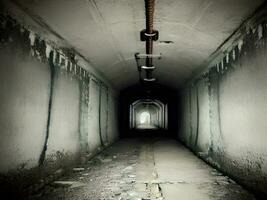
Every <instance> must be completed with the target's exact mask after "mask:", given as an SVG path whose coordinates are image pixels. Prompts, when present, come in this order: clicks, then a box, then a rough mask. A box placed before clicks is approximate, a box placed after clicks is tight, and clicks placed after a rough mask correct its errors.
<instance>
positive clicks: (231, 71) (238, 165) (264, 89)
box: [179, 11, 267, 195]
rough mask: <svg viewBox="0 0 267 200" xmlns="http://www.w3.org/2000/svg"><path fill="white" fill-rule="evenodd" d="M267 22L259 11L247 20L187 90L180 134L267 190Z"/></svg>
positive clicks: (200, 151)
mask: <svg viewBox="0 0 267 200" xmlns="http://www.w3.org/2000/svg"><path fill="white" fill-rule="evenodd" d="M265 12H266V11H265ZM264 21H265V19H264V17H262V16H261V15H260V14H257V15H256V16H255V17H254V18H252V19H251V20H250V21H249V22H247V23H246V24H245V25H243V27H241V29H240V30H239V31H238V32H237V35H238V36H237V37H236V38H235V39H234V40H230V41H229V42H228V43H227V44H225V45H224V46H223V47H222V49H223V48H224V49H223V50H222V49H221V51H223V52H222V53H220V54H218V56H217V57H216V58H214V60H213V61H212V62H211V66H210V67H209V68H208V69H207V70H204V71H203V73H202V74H201V76H197V77H196V78H194V79H193V80H191V82H190V83H189V84H188V86H187V87H186V88H185V89H184V90H183V92H182V93H181V102H182V113H181V119H182V125H181V129H180V132H179V138H180V140H181V141H183V142H184V143H185V144H186V145H187V146H188V147H189V148H191V149H192V150H193V151H194V152H196V153H197V154H198V155H199V156H201V157H202V158H203V159H205V160H206V161H208V162H210V163H211V164H212V165H214V166H216V167H217V168H219V169H221V170H222V171H224V172H225V173H226V174H228V175H229V176H231V177H233V178H234V179H235V180H237V181H238V182H240V183H241V184H243V185H244V186H246V187H248V188H250V189H251V190H254V191H256V192H257V193H262V194H265V195H266V194H267V193H266V191H267V145H266V141H267V123H266V122H267V115H266V113H267V103H266V102H267V68H266V63H267V57H266V55H267V25H266V23H265V22H264ZM233 37H235V36H233ZM226 46H227V48H225V47H226ZM212 65H213V66H212Z"/></svg>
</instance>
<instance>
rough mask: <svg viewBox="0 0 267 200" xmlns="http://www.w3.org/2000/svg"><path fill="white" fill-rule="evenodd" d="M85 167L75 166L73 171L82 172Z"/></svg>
mask: <svg viewBox="0 0 267 200" xmlns="http://www.w3.org/2000/svg"><path fill="white" fill-rule="evenodd" d="M84 170H85V169H84V168H83V167H77V168H73V169H72V171H73V172H82V171H84Z"/></svg>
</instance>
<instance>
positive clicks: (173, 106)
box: [119, 84, 179, 137]
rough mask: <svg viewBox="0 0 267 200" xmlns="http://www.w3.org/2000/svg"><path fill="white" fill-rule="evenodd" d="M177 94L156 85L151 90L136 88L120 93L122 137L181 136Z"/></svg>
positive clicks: (167, 88) (136, 86)
mask: <svg viewBox="0 0 267 200" xmlns="http://www.w3.org/2000/svg"><path fill="white" fill-rule="evenodd" d="M178 124H179V119H178V93H177V91H175V90H173V89H171V88H169V87H166V86H162V85H159V84H154V85H153V86H151V87H149V89H148V88H145V87H143V86H142V85H141V84H140V85H135V86H132V87H129V88H126V89H124V90H122V91H121V93H120V101H119V127H120V137H128V136H135V135H136V133H137V134H139V135H146V136H147V135H164V136H173V137H176V136H177V133H178Z"/></svg>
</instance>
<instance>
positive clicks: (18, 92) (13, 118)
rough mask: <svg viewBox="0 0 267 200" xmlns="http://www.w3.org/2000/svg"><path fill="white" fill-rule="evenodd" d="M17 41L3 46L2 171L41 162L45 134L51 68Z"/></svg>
mask: <svg viewBox="0 0 267 200" xmlns="http://www.w3.org/2000/svg"><path fill="white" fill-rule="evenodd" d="M15 42H17V41H14V42H12V43H8V44H3V43H2V44H1V48H0V60H1V64H0V65H1V67H0V110H1V112H0V127H1V131H0V138H1V139H0V160H1V161H0V171H1V172H7V171H8V170H9V169H16V168H21V167H24V165H25V164H27V167H33V166H36V165H38V160H39V157H40V154H41V152H42V149H43V143H44V140H45V134H46V132H45V130H46V124H47V115H48V102H49V94H50V92H49V91H50V89H49V88H50V72H49V68H48V67H47V66H46V65H45V64H43V63H40V62H38V61H36V60H34V59H31V58H30V56H29V54H28V53H27V52H25V51H24V49H23V48H18V45H16V44H15ZM20 45H21V43H20Z"/></svg>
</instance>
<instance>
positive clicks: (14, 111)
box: [0, 14, 118, 176]
mask: <svg viewBox="0 0 267 200" xmlns="http://www.w3.org/2000/svg"><path fill="white" fill-rule="evenodd" d="M0 21H1V23H0V33H1V34H0V41H1V43H0V60H1V63H0V110H1V113H0V129H1V132H0V138H1V139H0V176H1V175H2V174H8V173H9V172H12V174H16V173H21V172H22V171H23V170H31V169H34V168H39V167H41V168H42V169H44V170H45V168H46V167H48V168H49V169H51V168H52V169H54V170H55V169H58V168H60V167H64V165H65V164H75V163H76V161H79V158H80V155H81V154H88V153H89V154H90V153H92V152H95V151H97V150H100V149H101V148H102V147H104V146H103V144H104V143H105V144H110V143H113V142H114V141H115V140H116V139H117V135H118V130H117V118H116V112H117V111H116V109H117V108H116V106H117V105H116V103H117V101H116V100H117V95H116V92H115V91H114V90H113V88H112V86H111V85H110V84H108V83H107V81H106V80H105V79H104V78H103V77H101V75H99V74H97V73H94V72H95V70H94V69H93V68H92V67H91V66H90V64H88V63H87V62H86V61H85V60H82V61H81V60H80V59H81V57H79V56H77V55H76V52H75V51H73V50H70V49H66V48H59V47H57V45H56V44H54V43H53V41H47V39H46V41H44V40H43V39H42V35H38V34H36V33H35V32H33V31H30V30H29V29H28V28H25V27H24V25H22V24H19V23H18V22H17V21H16V20H15V19H14V18H12V17H10V16H7V15H4V14H3V15H2V14H0ZM36 27H38V25H36ZM36 27H35V29H36ZM85 69H87V70H85ZM88 69H89V70H88ZM91 69H92V70H91ZM93 80H95V81H93ZM103 88H104V89H103ZM100 99H102V100H101V101H100ZM100 102H101V103H100ZM100 116H101V118H99V117H100ZM100 126H101V127H102V129H101V133H102V137H103V138H102V139H103V141H104V143H102V144H101V142H100V137H101V135H100ZM107 130H108V132H107ZM13 172H14V173H13Z"/></svg>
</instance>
